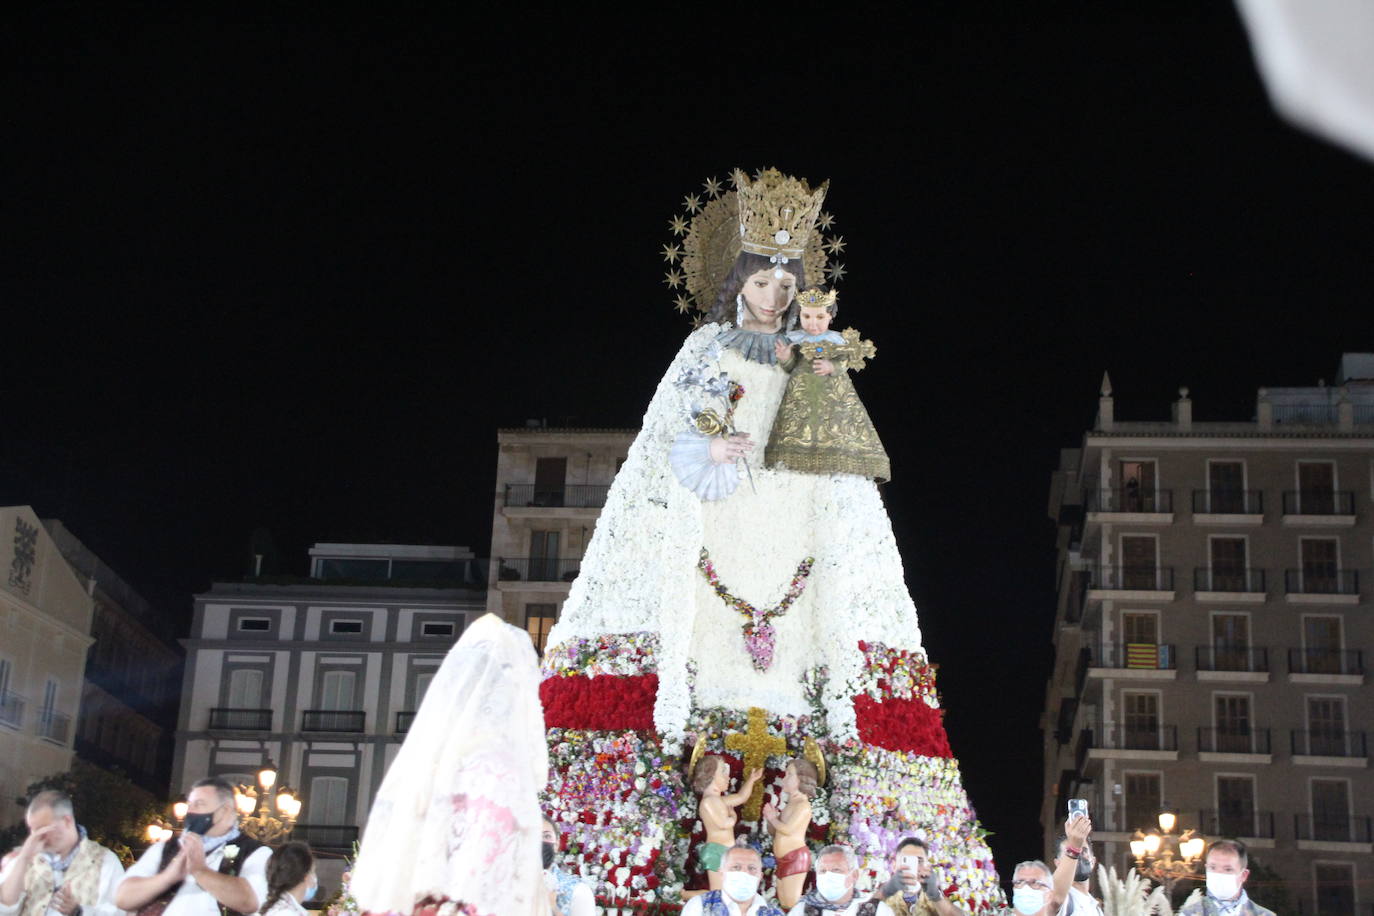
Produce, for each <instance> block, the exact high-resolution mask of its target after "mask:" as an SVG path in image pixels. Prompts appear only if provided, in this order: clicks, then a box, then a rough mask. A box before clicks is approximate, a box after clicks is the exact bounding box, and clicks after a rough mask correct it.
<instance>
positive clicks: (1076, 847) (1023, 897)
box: [1011, 813, 1098, 916]
mask: <svg viewBox="0 0 1374 916" xmlns="http://www.w3.org/2000/svg"><path fill="white" fill-rule="evenodd" d="M1092 829H1093V823H1092V821H1091V820H1089V819H1088V817H1087V815H1085V814H1078V813H1075V814H1074V815H1073V816H1072V817H1070V818H1069V819H1068V820H1067V821H1065V822H1064V841H1063V842H1062V843H1061V845H1060V855H1059V858H1057V859H1055V867H1054V869H1053V870H1051V869H1050V867H1049V866H1048V865H1046V864H1045V863H1044V862H1041V861H1040V860H1039V859H1035V860H1033V861H1029V862H1022V863H1021V864H1019V865H1017V866H1016V868H1015V869H1014V870H1013V871H1012V882H1011V889H1012V893H1011V906H1012V909H1013V910H1015V911H1016V913H1018V914H1019V916H1097V914H1098V907H1097V902H1096V901H1095V900H1093V899H1092V898H1091V897H1088V896H1087V895H1086V894H1079V895H1078V896H1074V895H1073V894H1071V893H1070V889H1071V888H1072V886H1073V883H1074V880H1075V879H1076V878H1077V877H1078V865H1079V862H1080V861H1081V860H1082V858H1083V855H1084V850H1085V849H1086V848H1087V845H1088V835H1089V834H1091V833H1092ZM1079 897H1082V898H1085V899H1086V900H1087V901H1088V902H1087V903H1080V902H1079Z"/></svg>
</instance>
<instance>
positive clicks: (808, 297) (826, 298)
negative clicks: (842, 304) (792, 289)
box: [797, 287, 840, 309]
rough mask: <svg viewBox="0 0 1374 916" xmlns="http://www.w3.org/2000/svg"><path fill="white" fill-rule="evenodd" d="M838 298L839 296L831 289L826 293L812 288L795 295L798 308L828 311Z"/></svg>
mask: <svg viewBox="0 0 1374 916" xmlns="http://www.w3.org/2000/svg"><path fill="white" fill-rule="evenodd" d="M839 297H840V294H839V293H837V292H835V290H833V289H832V290H831V291H830V292H828V293H827V292H826V291H825V290H823V289H817V288H815V287H812V288H811V289H804V290H802V291H801V292H800V293H798V294H797V305H798V307H800V308H808V309H816V308H821V309H828V308H830V307H831V306H832V305H834V304H835V300H836V299H838V298H839Z"/></svg>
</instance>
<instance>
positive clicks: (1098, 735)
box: [1089, 725, 1178, 751]
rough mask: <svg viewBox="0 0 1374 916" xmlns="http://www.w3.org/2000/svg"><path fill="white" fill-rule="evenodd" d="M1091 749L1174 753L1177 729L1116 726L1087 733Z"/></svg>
mask: <svg viewBox="0 0 1374 916" xmlns="http://www.w3.org/2000/svg"><path fill="white" fill-rule="evenodd" d="M1089 735H1090V736H1091V737H1090V739H1089V740H1091V741H1092V745H1091V746H1092V747H1094V748H1097V749H1100V750H1110V751H1176V750H1178V728H1177V727H1176V726H1173V725H1157V726H1153V727H1151V726H1128V725H1116V726H1113V727H1111V728H1106V729H1092V730H1091V731H1090V732H1089Z"/></svg>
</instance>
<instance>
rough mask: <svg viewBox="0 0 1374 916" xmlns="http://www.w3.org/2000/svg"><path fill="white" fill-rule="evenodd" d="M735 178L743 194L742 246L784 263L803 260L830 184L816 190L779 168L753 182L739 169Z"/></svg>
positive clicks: (740, 197)
mask: <svg viewBox="0 0 1374 916" xmlns="http://www.w3.org/2000/svg"><path fill="white" fill-rule="evenodd" d="M734 179H735V188H736V190H737V191H738V193H739V241H740V247H741V248H742V249H744V250H745V251H747V252H749V253H750V254H761V255H766V256H768V257H770V258H774V259H776V260H782V261H783V263H786V262H787V261H789V260H792V259H795V258H800V257H801V256H802V254H803V253H804V252H805V251H806V243H807V240H808V239H810V237H811V231H812V230H813V229H814V228H815V226H816V218H817V217H818V216H820V212H821V203H822V202H823V201H824V200H825V192H826V189H827V188H829V187H830V182H828V181H825V182H822V183H821V186H820V187H819V188H817V189H816V190H815V191H812V190H811V188H810V187H808V186H807V184H806V182H805V181H804V180H802V179H800V178H791V177H789V176H787V175H784V174H783V173H782V172H779V171H778V170H777V169H764V171H763V172H761V173H760V174H759V176H758V178H756V179H755V180H753V181H750V180H749V176H748V175H746V174H744V172H742V171H740V170H739V169H736V170H735V175H734Z"/></svg>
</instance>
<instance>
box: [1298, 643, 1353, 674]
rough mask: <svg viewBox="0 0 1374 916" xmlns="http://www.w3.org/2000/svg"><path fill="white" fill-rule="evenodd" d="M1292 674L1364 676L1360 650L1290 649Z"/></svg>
mask: <svg viewBox="0 0 1374 916" xmlns="http://www.w3.org/2000/svg"><path fill="white" fill-rule="evenodd" d="M1288 672H1289V673H1290V674H1357V675H1358V674H1364V652H1363V651H1362V650H1360V649H1289V650H1288Z"/></svg>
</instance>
